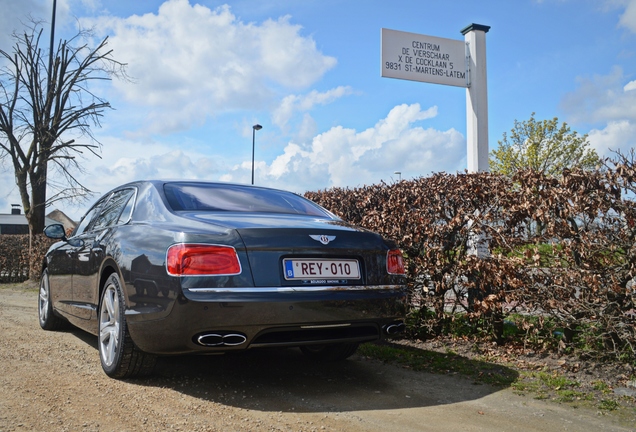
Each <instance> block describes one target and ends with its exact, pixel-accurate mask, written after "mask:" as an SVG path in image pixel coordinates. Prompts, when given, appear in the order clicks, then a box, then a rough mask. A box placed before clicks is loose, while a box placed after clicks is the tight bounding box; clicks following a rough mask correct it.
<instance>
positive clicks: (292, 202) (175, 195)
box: [164, 183, 332, 218]
mask: <svg viewBox="0 0 636 432" xmlns="http://www.w3.org/2000/svg"><path fill="white" fill-rule="evenodd" d="M164 191H165V194H166V198H167V199H168V204H169V205H170V207H171V208H172V210H174V211H180V210H201V211H228V212H256V213H288V214H304V215H308V216H320V217H330V218H331V217H332V216H331V215H330V214H329V212H327V211H326V210H325V209H323V208H322V207H320V206H318V205H317V204H315V203H313V202H311V201H309V200H307V199H305V198H303V197H301V196H298V195H296V194H293V193H291V192H285V191H279V190H273V189H261V188H254V187H249V186H241V185H226V184H207V183H167V184H165V185H164Z"/></svg>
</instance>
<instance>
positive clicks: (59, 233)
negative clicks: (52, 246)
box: [44, 224, 66, 241]
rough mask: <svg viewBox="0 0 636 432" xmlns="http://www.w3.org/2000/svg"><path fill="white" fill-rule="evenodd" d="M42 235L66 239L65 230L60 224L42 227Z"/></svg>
mask: <svg viewBox="0 0 636 432" xmlns="http://www.w3.org/2000/svg"><path fill="white" fill-rule="evenodd" d="M44 235H45V236H47V237H48V238H52V239H55V240H64V241H66V230H65V229H64V225H62V224H53V225H49V226H47V227H46V228H44Z"/></svg>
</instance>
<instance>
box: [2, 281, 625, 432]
mask: <svg viewBox="0 0 636 432" xmlns="http://www.w3.org/2000/svg"><path fill="white" fill-rule="evenodd" d="M36 304H37V291H36V289H35V288H34V287H33V286H30V287H29V286H28V285H19V286H15V285H14V286H10V287H7V286H2V285H0V335H1V336H0V371H1V372H0V431H44V430H46V431H147V430H182V431H224V432H225V431H343V432H349V431H387V430H393V431H400V432H408V431H429V430H430V431H460V430H461V431H486V430H487V431H514V430H520V431H610V430H611V431H623V430H624V431H627V430H634V428H635V427H636V423H635V422H634V421H635V419H634V418H629V417H625V416H624V415H618V414H617V415H614V414H613V413H609V414H601V413H599V412H598V411H597V410H587V409H583V408H579V409H575V408H572V407H571V406H566V405H560V404H557V403H554V402H550V401H542V400H536V399H533V398H532V397H529V396H525V397H524V396H519V395H517V394H515V392H513V391H512V390H511V389H499V388H492V387H489V386H487V385H475V384H473V382H472V381H470V380H468V379H465V378H462V377H460V376H456V375H455V376H450V375H436V374H429V373H423V372H414V371H411V370H407V369H404V368H401V367H398V366H392V365H386V364H383V363H381V362H379V361H376V360H372V359H368V358H365V357H362V356H359V355H355V356H353V357H352V358H351V359H349V360H347V361H345V362H342V363H338V364H325V365H321V364H316V363H313V362H310V361H308V360H307V359H306V358H305V357H304V356H303V355H302V354H301V353H300V352H299V351H298V350H296V349H288V350H280V351H269V350H267V351H256V350H254V351H249V352H246V353H245V354H244V355H231V356H230V355H221V356H207V357H195V356H189V357H169V358H162V359H159V362H158V364H157V367H156V372H155V374H154V375H153V376H152V377H149V378H145V379H138V380H124V381H117V380H113V379H110V378H108V377H107V376H106V375H105V374H104V373H103V372H102V370H101V367H100V363H99V359H98V353H97V338H96V337H94V336H92V335H89V334H86V333H84V332H81V331H79V330H68V331H62V332H45V331H43V330H41V329H40V327H39V325H38V320H37V310H36Z"/></svg>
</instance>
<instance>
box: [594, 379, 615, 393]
mask: <svg viewBox="0 0 636 432" xmlns="http://www.w3.org/2000/svg"><path fill="white" fill-rule="evenodd" d="M592 388H593V389H594V390H596V391H600V392H602V393H609V392H611V391H612V389H611V388H610V386H609V384H607V383H606V382H604V381H594V382H593V383H592Z"/></svg>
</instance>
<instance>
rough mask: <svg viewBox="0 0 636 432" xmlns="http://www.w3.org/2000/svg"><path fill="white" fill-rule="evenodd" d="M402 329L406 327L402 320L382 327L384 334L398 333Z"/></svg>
mask: <svg viewBox="0 0 636 432" xmlns="http://www.w3.org/2000/svg"><path fill="white" fill-rule="evenodd" d="M404 329H406V324H404V323H403V322H402V321H396V322H394V323H391V324H388V325H386V326H384V327H383V330H384V334H385V335H387V336H393V335H396V334H400V333H402V332H403V331H404Z"/></svg>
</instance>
